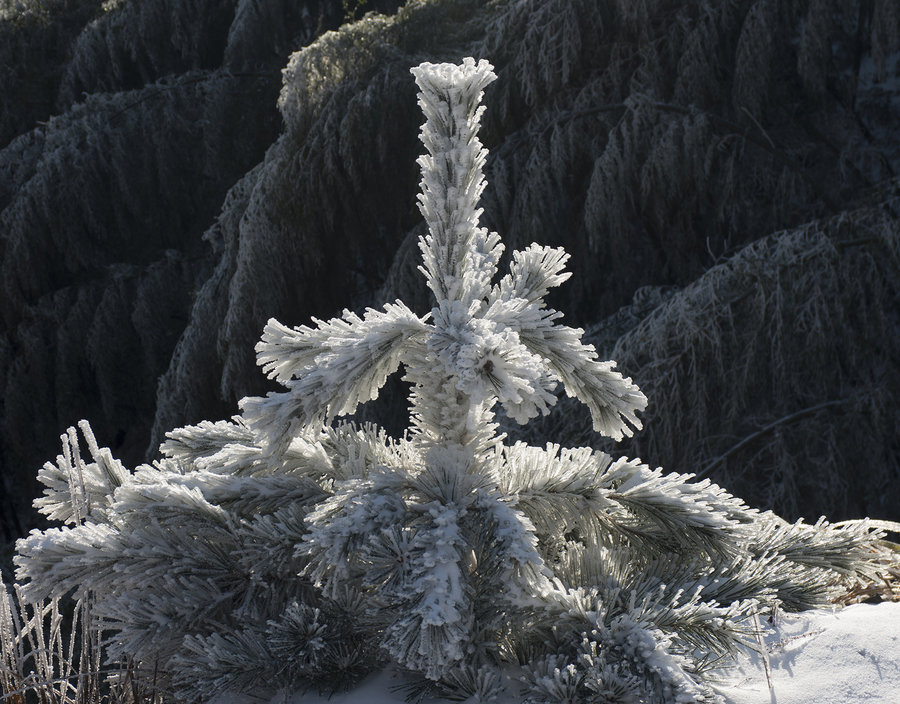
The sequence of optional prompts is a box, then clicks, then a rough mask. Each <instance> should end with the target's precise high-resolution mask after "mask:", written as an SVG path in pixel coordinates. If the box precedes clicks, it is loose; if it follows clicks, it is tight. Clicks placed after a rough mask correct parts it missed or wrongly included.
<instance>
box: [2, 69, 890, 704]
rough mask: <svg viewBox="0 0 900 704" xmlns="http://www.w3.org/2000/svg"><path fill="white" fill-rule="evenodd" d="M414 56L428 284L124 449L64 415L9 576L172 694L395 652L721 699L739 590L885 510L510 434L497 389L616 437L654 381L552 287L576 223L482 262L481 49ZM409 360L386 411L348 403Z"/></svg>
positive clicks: (781, 584) (428, 687) (541, 690)
mask: <svg viewBox="0 0 900 704" xmlns="http://www.w3.org/2000/svg"><path fill="white" fill-rule="evenodd" d="M413 73H414V75H415V78H416V82H417V83H418V85H419V89H420V92H419V105H420V106H421V108H422V110H423V112H424V113H425V117H426V121H425V124H424V125H423V127H422V131H421V139H422V142H423V143H424V144H425V147H426V150H427V154H425V155H423V156H421V157H420V158H419V165H420V167H421V172H422V179H421V183H420V186H421V193H420V196H419V208H420V211H421V213H422V215H423V216H424V219H425V222H426V224H427V228H428V231H427V233H426V234H424V235H423V236H422V237H421V238H420V239H419V247H420V251H421V255H422V266H421V274H422V275H424V278H425V281H426V283H427V286H428V289H429V291H430V292H431V294H432V296H433V303H432V308H431V311H430V313H428V314H426V315H417V314H416V313H414V312H413V311H411V310H410V308H409V307H407V306H406V305H405V304H404V303H403V302H402V301H399V300H398V301H396V302H394V303H389V304H387V305H385V306H384V307H383V309H382V310H374V309H368V310H366V312H365V313H364V314H362V315H359V314H355V313H352V312H350V311H345V312H344V314H343V315H342V316H341V317H339V318H333V319H331V320H328V321H323V320H316V319H314V320H313V325H303V326H300V327H294V328H291V327H288V326H285V325H282V324H281V323H279V322H278V321H276V320H274V319H272V320H270V321H269V323H268V324H267V325H266V328H265V330H264V333H263V337H262V340H261V341H260V342H259V343H258V344H257V345H256V352H257V360H258V363H259V364H260V366H262V368H263V370H264V371H265V372H266V374H267V375H268V376H270V377H271V378H272V379H274V380H276V381H277V382H279V384H280V385H281V386H282V387H283V388H284V389H285V390H283V391H278V392H271V393H269V394H268V395H266V396H265V397H247V398H245V399H243V401H242V402H241V411H242V412H241V415H239V416H235V417H234V418H232V419H231V420H230V421H220V422H216V423H212V422H208V421H205V422H202V423H200V424H198V425H194V426H187V427H184V428H180V429H178V430H175V431H172V432H170V433H168V435H167V440H166V441H165V442H164V443H163V444H162V446H161V451H162V454H163V459H161V460H159V461H157V462H154V463H153V464H151V465H142V466H140V467H138V468H137V469H136V470H135V471H134V472H131V471H128V470H127V469H126V468H125V467H124V466H123V465H122V464H121V463H120V462H118V461H117V460H116V459H114V458H113V456H112V454H111V453H110V452H109V450H107V449H101V448H99V447H98V445H97V443H96V441H95V440H94V437H93V434H92V433H91V430H90V427H89V426H88V424H87V423H86V422H83V423H82V424H81V432H82V435H83V436H84V442H85V444H86V445H87V454H88V455H89V458H88V457H87V456H82V450H81V447H80V445H81V443H80V441H79V438H78V434H77V432H76V431H75V430H74V429H71V430H70V431H69V432H68V433H67V434H66V435H65V436H63V453H62V454H61V455H60V456H59V457H58V458H57V461H56V463H47V464H46V465H45V466H44V468H43V470H42V471H41V472H40V475H39V478H40V480H41V482H42V483H43V484H44V485H45V486H46V490H45V495H44V497H43V498H41V499H40V500H39V501H38V507H39V508H40V510H41V511H42V512H43V513H44V514H45V515H46V516H48V518H50V519H53V520H56V521H61V522H63V523H65V524H67V525H66V526H64V527H62V528H51V529H48V530H46V531H43V532H40V531H35V532H33V533H32V534H31V535H30V536H29V537H28V538H26V539H24V540H22V541H20V543H19V555H18V557H17V558H16V562H17V566H18V577H19V579H20V580H21V581H22V582H23V587H22V588H23V591H24V594H25V595H26V597H27V598H28V599H30V600H40V599H43V598H48V597H54V596H59V595H62V594H64V593H67V592H69V591H72V592H73V593H74V594H75V595H76V596H77V597H78V598H81V599H87V598H90V599H91V600H92V604H93V606H92V608H93V612H94V613H95V614H96V616H97V617H98V618H99V619H101V620H102V623H103V624H104V626H105V627H106V628H108V629H110V630H111V631H112V633H113V634H112V636H111V638H110V639H109V655H110V657H111V658H123V657H133V658H134V659H135V661H136V662H137V663H138V664H139V665H141V666H143V667H144V668H145V669H146V668H151V666H157V665H158V667H159V668H160V671H161V672H163V673H164V675H165V677H166V678H167V681H168V682H170V683H171V686H172V687H173V688H174V690H175V691H176V692H177V694H178V696H179V697H181V698H183V699H185V700H207V699H209V698H210V697H211V696H212V695H213V694H215V693H217V692H221V691H246V690H250V689H253V690H258V689H259V688H260V687H271V686H287V687H304V686H319V687H323V688H326V689H328V688H331V687H334V686H335V685H336V684H337V683H347V682H348V681H352V680H353V679H354V678H355V677H359V676H361V675H363V674H365V673H367V672H369V671H370V670H372V669H373V668H376V667H380V666H383V665H384V664H385V663H386V662H388V661H391V662H393V663H395V664H396V665H397V666H399V667H400V668H403V669H405V670H407V671H408V673H409V674H410V676H411V677H413V678H418V681H417V682H414V685H413V688H414V689H418V690H419V691H434V692H437V693H440V694H443V695H444V696H448V697H451V698H453V699H456V700H457V701H459V700H466V701H470V702H473V703H474V702H488V701H491V700H492V699H493V698H494V697H496V696H498V695H499V694H500V693H501V692H503V691H504V690H508V689H509V688H510V687H513V686H515V680H516V679H518V680H519V683H520V684H521V687H522V693H521V701H523V702H528V703H534V704H537V703H538V702H549V703H557V702H559V703H562V702H632V701H646V702H658V703H660V704H669V703H674V702H686V701H691V702H717V701H721V697H719V695H717V694H716V692H715V690H714V689H713V687H712V686H711V682H712V679H711V677H712V675H713V673H714V670H715V665H716V664H717V663H718V662H720V661H721V660H722V659H725V658H727V657H728V656H730V655H731V654H733V653H734V652H736V650H737V649H738V648H740V647H745V646H748V645H750V644H751V643H752V637H753V634H754V627H753V625H752V624H753V622H754V617H756V616H757V615H758V614H760V613H762V612H768V611H773V610H777V609H779V608H784V609H789V610H797V609H804V608H810V607H814V606H822V605H825V604H828V603H829V601H830V599H831V598H832V597H834V596H835V595H836V593H837V592H838V591H839V586H838V585H839V582H840V580H841V579H846V578H850V579H852V578H860V577H864V576H865V575H866V574H867V573H868V572H869V570H870V569H871V567H870V565H869V562H868V561H867V558H868V557H869V556H870V554H871V553H870V552H869V551H870V549H871V546H872V545H873V543H874V541H875V540H876V539H877V538H878V537H879V532H878V531H877V530H874V529H873V528H871V527H870V526H869V525H868V524H867V523H866V522H859V523H853V524H851V525H848V526H846V527H840V528H839V527H835V526H831V525H829V524H828V523H826V522H825V521H824V520H822V521H819V522H818V523H816V524H815V525H807V524H805V523H803V522H802V521H800V522H796V523H789V522H786V521H784V520H782V519H780V518H778V517H777V516H775V515H774V514H772V513H769V512H759V511H756V510H753V509H751V508H749V507H748V506H747V505H746V504H745V503H744V502H742V501H741V500H739V499H737V498H735V497H734V496H732V495H730V494H729V493H727V492H726V491H725V490H724V489H722V488H721V487H719V486H717V485H715V484H713V483H711V482H710V481H709V480H708V479H703V480H699V481H698V480H695V478H694V477H693V476H692V475H689V474H674V473H672V474H666V473H664V472H663V471H662V470H661V469H655V470H654V469H651V468H650V467H648V466H647V465H645V464H643V463H641V462H640V460H637V459H627V458H624V457H623V458H620V459H613V458H612V457H611V456H610V455H608V454H606V453H603V452H599V451H595V450H592V449H590V448H575V449H570V448H564V447H561V446H559V445H554V444H547V445H546V446H544V447H540V446H533V445H526V444H524V443H514V444H507V443H506V442H505V436H504V435H503V434H502V433H500V432H499V426H498V422H497V420H496V417H495V414H496V413H502V414H503V415H505V416H507V417H508V418H511V419H513V420H514V421H516V422H518V423H526V422H528V421H529V420H531V419H533V418H535V417H536V416H538V415H546V414H547V413H548V412H550V409H551V407H552V406H553V405H554V403H555V401H556V396H555V395H554V394H553V391H554V388H555V387H556V386H557V385H558V384H561V385H562V387H563V389H564V390H565V392H566V393H567V394H568V395H569V396H571V397H573V398H575V399H577V400H578V401H580V402H581V403H582V404H583V405H585V406H586V407H587V409H588V410H589V412H590V414H591V418H592V426H593V428H594V430H595V431H597V432H599V433H602V434H604V435H606V436H608V437H610V438H613V439H619V438H622V437H627V436H631V435H632V434H633V433H634V431H635V430H636V429H639V428H640V427H641V421H640V420H639V419H638V417H637V413H638V412H640V411H643V409H644V408H645V406H646V403H647V399H646V398H645V396H644V394H643V393H642V392H641V391H640V390H639V389H638V387H637V386H636V385H634V384H633V383H632V382H631V380H630V379H627V378H625V377H623V376H622V375H621V374H619V373H618V372H617V371H615V368H614V367H615V363H614V362H603V361H599V359H598V357H597V354H596V351H595V349H594V348H593V347H592V346H590V345H586V344H584V343H583V342H582V336H583V331H582V330H581V329H577V328H572V327H568V326H566V325H564V324H562V323H561V322H560V318H561V317H562V314H561V313H559V312H557V311H556V310H554V309H553V308H550V307H549V306H548V304H547V303H546V301H545V297H546V296H547V295H548V294H549V292H550V290H551V289H553V288H555V287H557V286H559V285H560V284H561V283H563V282H564V281H565V280H566V279H567V278H568V274H567V273H566V272H565V271H564V266H565V263H566V260H567V255H566V253H565V252H564V250H563V249H561V248H556V247H549V246H543V245H537V244H532V245H531V246H529V247H526V248H525V249H522V250H519V251H516V252H513V253H512V256H511V263H510V266H509V273H508V274H507V275H505V276H503V277H502V278H500V279H499V281H495V278H496V274H497V271H498V263H499V261H500V259H501V254H502V250H503V246H502V244H501V242H500V238H499V236H498V235H497V234H496V233H494V232H490V231H489V230H487V229H486V228H484V227H482V226H481V225H480V224H479V220H480V216H481V214H482V211H481V208H480V207H479V200H480V197H481V195H482V193H483V191H484V189H485V185H486V183H485V179H484V176H483V169H484V165H485V161H486V157H487V150H486V149H484V147H483V146H482V144H481V142H480V140H479V138H478V130H479V126H480V119H481V116H482V112H483V110H484V108H483V107H480V106H479V103H480V100H481V98H482V93H483V89H484V88H485V87H486V86H487V85H488V84H489V83H490V82H491V81H492V80H494V78H495V76H494V73H493V71H492V67H491V65H490V64H489V63H487V62H486V61H480V62H478V63H476V62H475V61H474V60H473V59H465V60H464V61H463V62H462V63H461V64H459V65H455V64H446V63H445V64H430V63H422V64H420V65H419V66H418V67H417V68H415V69H413ZM401 366H402V368H403V375H404V379H405V380H406V381H407V382H408V383H409V384H410V387H411V391H410V395H409V404H410V408H409V414H410V415H409V428H408V430H407V432H406V433H404V434H403V436H402V437H399V438H395V437H391V436H390V435H388V434H387V433H386V432H384V430H383V429H381V428H378V427H376V426H374V425H361V424H357V423H352V422H347V421H336V419H337V417H340V416H345V415H348V414H352V413H353V412H354V411H355V410H356V408H357V407H358V406H359V404H362V403H365V402H367V401H369V400H371V399H374V398H375V397H376V396H377V395H378V393H379V389H380V388H381V387H382V386H383V385H384V383H385V381H386V379H387V377H388V376H389V375H390V374H392V373H394V372H396V371H397V370H398V369H399V368H400V367H401ZM148 585H152V589H151V588H148ZM511 679H512V680H513V681H512V682H511V681H510V680H511Z"/></svg>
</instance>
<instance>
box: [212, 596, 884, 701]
mask: <svg viewBox="0 0 900 704" xmlns="http://www.w3.org/2000/svg"><path fill="white" fill-rule="evenodd" d="M765 644H766V650H767V659H768V670H769V675H768V677H767V675H766V665H765V663H764V662H763V658H762V657H760V656H758V655H752V656H747V657H745V658H742V659H741V660H740V661H739V662H738V663H737V665H736V667H734V668H733V669H732V670H730V671H728V672H727V673H723V681H722V683H721V684H720V685H719V687H718V689H719V691H720V692H721V693H722V695H723V696H725V698H726V700H727V701H728V702H729V704H900V603H883V604H877V605H872V604H857V605H855V606H848V607H846V608H844V609H840V610H837V611H812V612H806V613H803V614H796V615H784V616H782V617H781V618H780V619H779V621H778V622H777V623H776V624H775V625H774V629H773V631H772V633H770V634H769V636H768V637H767V638H766V639H765ZM398 684H399V680H397V679H395V678H393V677H392V676H391V675H390V674H389V673H387V672H383V673H381V674H379V675H376V676H374V677H371V678H369V679H368V680H366V681H365V682H364V683H363V684H362V685H361V686H359V687H357V688H356V689H354V690H353V691H351V692H347V693H345V694H339V695H336V696H333V697H331V698H327V697H320V696H316V695H309V694H307V695H303V696H294V697H285V696H284V695H281V696H279V697H276V698H274V699H272V700H271V704H277V703H279V702H288V703H289V704H404V698H403V693H402V692H398V691H396V687H397V685H398ZM250 701H251V700H249V699H240V698H234V699H232V698H228V699H225V698H223V699H221V700H219V702H218V703H217V704H225V703H226V702H228V704H238V703H239V702H250ZM504 704H518V702H516V701H515V700H514V699H513V698H510V700H509V701H508V702H505V703H504Z"/></svg>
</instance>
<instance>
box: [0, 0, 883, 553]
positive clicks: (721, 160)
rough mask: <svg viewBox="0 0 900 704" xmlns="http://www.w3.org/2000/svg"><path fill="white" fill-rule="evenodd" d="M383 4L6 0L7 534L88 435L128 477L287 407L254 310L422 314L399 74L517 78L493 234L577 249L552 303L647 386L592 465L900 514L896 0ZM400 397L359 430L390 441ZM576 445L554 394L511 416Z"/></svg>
mask: <svg viewBox="0 0 900 704" xmlns="http://www.w3.org/2000/svg"><path fill="white" fill-rule="evenodd" d="M398 5H400V3H398V2H390V1H388V0H384V1H382V2H375V0H369V2H367V3H362V4H361V6H360V7H357V4H352V6H349V5H348V4H347V3H342V2H337V1H336V0H305V1H304V2H285V1H284V0H145V1H143V2H135V1H134V0H122V1H120V2H107V3H103V4H102V5H101V4H100V3H98V2H96V1H85V0H81V1H78V0H67V1H62V0H56V1H55V2H42V3H30V2H20V3H18V4H16V3H11V2H10V0H4V5H3V6H2V7H3V10H2V13H3V14H2V16H0V17H2V19H0V66H3V67H5V68H4V71H3V72H2V73H0V95H3V96H4V99H3V101H2V103H0V145H2V151H0V269H2V279H0V302H2V305H0V471H2V479H3V492H4V496H3V500H2V511H3V512H2V527H3V532H4V537H5V538H6V539H7V540H10V539H12V538H14V537H15V536H17V535H20V534H21V533H22V532H23V531H24V530H26V529H27V528H29V527H31V526H32V525H34V521H35V519H34V517H33V515H32V514H31V512H30V510H29V504H30V501H31V498H32V497H33V496H34V495H35V493H36V492H37V491H38V489H37V487H36V485H35V482H34V479H33V477H34V474H35V471H36V469H37V467H38V466H39V465H40V464H42V463H43V462H44V461H46V460H48V459H51V458H52V457H53V456H55V455H56V454H57V452H58V447H57V446H58V436H59V434H60V433H61V432H63V431H64V429H65V428H66V427H67V426H68V425H71V424H73V423H74V422H76V421H77V420H78V419H80V418H87V419H88V420H90V422H91V424H92V425H93V427H94V429H95V432H96V434H97V436H98V439H99V440H100V442H101V443H103V444H106V445H108V446H109V447H111V449H112V450H113V453H114V454H116V455H117V456H119V457H121V458H122V459H123V460H124V461H125V463H126V464H127V465H128V466H134V465H135V464H137V463H140V462H142V461H145V460H148V459H152V458H153V457H154V456H155V448H156V446H157V445H158V443H159V442H160V441H161V440H162V438H163V434H164V433H165V431H166V430H168V429H171V428H173V427H176V426H178V425H182V424H185V423H190V422H196V421H199V420H200V419H203V418H211V419H216V418H222V417H227V416H230V415H231V414H233V413H235V412H236V409H237V407H236V403H237V400H238V399H239V398H240V397H242V396H244V395H246V394H251V393H252V394H257V393H261V392H263V391H264V390H265V389H266V388H267V384H266V382H265V379H264V378H263V375H262V374H261V373H260V372H259V370H258V369H257V367H256V366H255V361H254V353H253V345H254V344H255V342H256V340H257V339H258V336H259V334H260V331H261V330H262V326H263V324H264V323H265V321H266V320H267V319H268V318H269V317H272V316H274V317H277V318H279V320H281V321H282V322H285V323H288V324H294V325H298V324H302V323H306V322H308V321H309V318H310V317H311V316H316V317H319V318H328V317H330V316H333V315H335V314H337V313H339V312H340V310H341V309H342V308H344V307H349V308H354V309H358V308H362V307H365V306H367V305H371V306H376V307H378V306H380V305H381V303H383V302H385V301H388V300H393V299H394V298H396V297H402V298H404V300H407V301H408V302H409V303H410V304H411V305H413V306H414V307H416V308H418V309H419V310H420V311H421V312H425V311H427V310H428V307H429V303H428V300H427V298H426V297H425V293H424V289H423V287H422V286H421V285H420V283H419V278H418V276H417V274H416V272H415V266H416V264H417V256H418V252H417V248H416V245H415V240H416V237H417V236H418V234H419V233H420V227H421V218H420V216H419V215H418V212H417V210H416V208H415V193H416V191H417V180H418V170H417V166H416V164H415V158H416V156H417V154H418V153H419V151H420V145H419V143H418V141H417V139H416V137H417V131H418V124H419V122H420V119H421V118H420V115H419V113H418V108H417V107H416V105H415V89H414V85H413V82H412V79H411V77H410V75H409V73H408V69H409V67H410V66H412V65H415V64H417V63H419V62H420V61H422V60H433V61H438V60H453V61H456V60H459V59H460V58H461V57H463V56H467V55H472V56H476V57H484V58H487V59H489V60H490V61H491V62H492V63H493V64H494V65H495V67H496V70H497V73H498V76H499V79H498V81H497V82H496V83H495V84H493V85H492V86H491V87H490V88H489V89H488V94H487V96H486V98H485V103H486V105H487V106H488V108H487V112H486V114H485V118H484V124H485V126H484V130H483V140H484V142H485V144H486V145H487V147H488V148H489V149H490V150H491V157H490V160H489V163H488V167H487V177H488V181H489V187H488V190H487V192H486V193H485V196H484V201H483V204H484V208H485V213H484V216H483V220H484V222H485V224H486V225H487V226H488V227H490V228H491V229H496V230H497V231H499V232H500V234H501V236H502V237H503V238H504V241H505V242H506V245H507V248H508V250H512V249H515V248H520V247H523V246H526V245H527V244H528V243H530V242H531V241H538V242H541V243H546V244H552V245H562V246H565V247H566V249H567V250H568V251H569V252H570V253H572V255H573V257H572V261H571V265H570V269H571V270H572V271H573V272H574V276H573V278H572V280H571V281H570V282H569V283H567V284H566V285H565V286H564V287H563V289H562V290H561V291H560V292H559V293H558V294H557V295H556V298H555V300H553V304H554V305H555V306H556V307H558V308H560V309H561V310H563V311H565V313H566V316H567V321H568V322H569V323H570V324H573V323H574V324H578V325H581V326H585V327H588V329H589V331H590V332H591V334H592V336H593V339H594V341H595V343H596V345H597V347H598V349H599V350H600V351H601V353H602V354H603V355H604V356H605V357H611V358H614V359H617V360H618V361H619V366H620V368H621V369H622V370H623V371H624V372H625V373H626V374H628V375H630V376H632V377H633V378H634V379H635V381H636V382H637V383H638V384H639V385H640V386H641V387H642V388H643V389H644V390H645V392H646V393H647V395H648V396H649V398H650V402H651V406H650V408H649V409H648V412H647V414H646V415H645V429H644V430H643V431H641V432H640V433H639V434H638V435H637V436H636V437H635V438H634V439H633V440H632V441H630V442H629V443H626V444H625V445H624V446H620V447H617V448H610V447H606V449H609V450H610V451H614V452H624V453H628V454H640V455H641V456H642V457H643V459H644V460H645V461H648V462H650V463H653V464H660V465H662V466H664V467H666V468H667V469H670V470H676V471H680V472H704V473H705V475H708V476H709V477H710V478H712V479H713V480H715V481H718V482H721V483H722V484H723V485H724V486H726V487H727V488H729V489H730V490H732V491H734V492H735V493H736V494H738V495H740V496H742V497H743V498H745V499H746V500H747V501H748V502H749V503H751V504H753V505H757V506H760V507H761V508H774V509H775V510H776V511H778V512H781V513H783V514H784V515H785V516H786V517H787V518H795V517H797V516H801V515H802V516H806V517H808V518H815V517H817V516H818V515H820V514H823V513H824V514H828V515H829V517H831V518H834V519H841V518H847V517H858V516H860V515H872V516H875V517H880V518H893V519H898V518H900V513H898V509H897V507H898V506H900V439H898V434H897V431H896V428H897V427H900V407H898V402H897V398H898V393H900V371H898V370H900V349H898V347H900V346H898V343H897V340H898V330H900V296H898V287H900V283H898V282H900V244H898V239H900V232H898V218H900V205H898V200H900V196H898V182H897V170H898V169H900V127H898V126H900V9H898V6H897V4H896V3H895V2H893V1H892V0H852V1H850V2H837V1H836V0H813V1H812V2H807V1H803V2H801V1H800V0H722V1H716V2H713V1H711V0H692V1H691V2H684V1H682V0H678V1H675V0H642V1H640V2H635V1H634V0H621V1H619V2H617V1H615V0H526V1H524V2H505V1H503V0H493V1H491V2H488V1H484V0H482V1H479V0H427V1H426V0H418V1H417V0H410V1H409V2H407V3H406V4H405V5H403V6H402V7H398ZM367 10H373V11H379V12H382V13H385V14H377V15H376V14H372V15H367V16H366V17H364V18H361V15H362V12H363V11H367ZM348 20H354V21H352V22H348ZM356 20H358V21H356ZM329 30H337V31H329ZM292 52H295V53H293V54H292ZM6 67H8V68H9V70H6ZM279 111H280V112H279ZM391 389H392V392H391V394H390V395H389V398H388V399H386V400H384V401H379V402H376V403H375V404H373V408H367V409H364V411H363V412H362V414H361V415H362V416H363V417H366V418H374V419H378V420H380V421H382V422H384V423H385V424H386V425H387V426H388V427H389V428H390V429H391V430H392V431H393V432H400V431H401V430H402V427H401V425H400V423H399V421H398V419H399V418H400V417H402V407H403V402H404V401H403V400H404V396H405V390H404V389H403V388H402V384H400V383H396V384H393V386H391ZM588 429H589V425H588V424H587V423H586V419H585V416H584V414H583V413H581V411H580V410H579V409H578V408H577V407H576V406H575V405H571V404H568V403H567V402H566V401H565V400H562V401H561V402H560V408H558V409H557V410H556V412H555V413H554V414H553V415H551V416H550V417H549V418H547V419H545V420H544V421H542V422H540V423H538V424H536V425H535V426H534V427H529V428H527V429H524V430H523V429H519V428H516V427H512V426H511V427H510V428H509V432H510V433H511V434H513V435H518V436H520V437H524V438H525V439H528V440H529V441H532V442H538V443H543V442H546V441H547V440H553V441H555V442H561V443H562V444H570V445H571V444H596V445H597V446H602V444H601V443H599V442H598V440H597V439H596V438H594V437H592V436H591V434H590V433H589V432H588Z"/></svg>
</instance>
